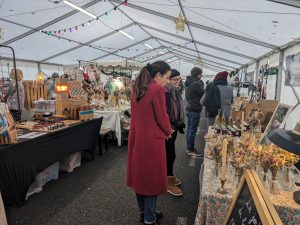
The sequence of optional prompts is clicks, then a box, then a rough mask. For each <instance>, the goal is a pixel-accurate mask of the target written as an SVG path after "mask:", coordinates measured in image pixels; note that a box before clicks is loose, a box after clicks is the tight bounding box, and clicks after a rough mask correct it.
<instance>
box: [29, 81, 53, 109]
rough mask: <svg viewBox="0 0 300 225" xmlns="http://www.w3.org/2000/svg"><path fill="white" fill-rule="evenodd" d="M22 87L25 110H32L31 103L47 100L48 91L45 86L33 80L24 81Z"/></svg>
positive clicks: (32, 105)
mask: <svg viewBox="0 0 300 225" xmlns="http://www.w3.org/2000/svg"><path fill="white" fill-rule="evenodd" d="M23 85H24V90H25V103H24V107H25V108H26V109H32V108H34V104H33V101H37V100H39V99H40V98H42V99H44V100H48V90H47V85H46V84H43V83H39V82H37V81H35V80H34V81H33V80H24V81H23Z"/></svg>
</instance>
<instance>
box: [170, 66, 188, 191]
mask: <svg viewBox="0 0 300 225" xmlns="http://www.w3.org/2000/svg"><path fill="white" fill-rule="evenodd" d="M180 81H181V77H180V72H179V71H177V70H175V69H172V70H171V76H170V83H169V84H168V85H167V86H166V105H167V113H168V115H169V119H170V124H171V126H172V129H173V130H174V132H173V134H172V135H171V137H170V138H169V139H167V140H166V156H167V176H168V186H167V191H168V193H170V194H172V195H174V196H182V195H183V193H182V190H181V189H180V188H178V187H177V186H178V185H180V184H181V181H180V180H179V179H178V178H177V177H176V176H174V173H173V166H174V161H175V158H176V152H175V141H176V137H177V132H178V131H179V133H181V134H184V128H185V118H184V104H183V99H182V96H181V93H180V91H179V88H180Z"/></svg>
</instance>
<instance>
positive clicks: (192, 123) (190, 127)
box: [186, 110, 201, 150]
mask: <svg viewBox="0 0 300 225" xmlns="http://www.w3.org/2000/svg"><path fill="white" fill-rule="evenodd" d="M186 115H187V130H186V143H187V149H188V150H193V149H195V146H194V144H195V136H196V132H197V129H198V126H199V121H200V116H201V113H200V112H191V111H188V110H186Z"/></svg>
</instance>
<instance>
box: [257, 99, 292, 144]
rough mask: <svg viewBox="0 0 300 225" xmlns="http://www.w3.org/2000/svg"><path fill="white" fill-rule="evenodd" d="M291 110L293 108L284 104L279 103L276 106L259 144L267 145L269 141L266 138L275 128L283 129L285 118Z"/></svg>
mask: <svg viewBox="0 0 300 225" xmlns="http://www.w3.org/2000/svg"><path fill="white" fill-rule="evenodd" d="M292 108H293V107H292V106H290V105H285V104H281V103H279V104H278V106H277V107H276V109H275V111H274V113H273V116H272V118H271V120H270V121H269V123H268V126H267V128H266V130H265V132H264V133H263V135H262V137H261V139H260V143H261V144H268V143H269V140H268V138H267V136H268V134H269V133H271V132H272V131H273V130H275V129H277V128H283V127H284V125H285V123H286V120H287V117H288V115H289V114H290V112H291V110H292Z"/></svg>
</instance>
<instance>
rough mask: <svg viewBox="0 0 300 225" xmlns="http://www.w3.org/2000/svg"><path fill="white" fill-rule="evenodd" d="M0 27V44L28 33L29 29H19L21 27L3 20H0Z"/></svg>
mask: <svg viewBox="0 0 300 225" xmlns="http://www.w3.org/2000/svg"><path fill="white" fill-rule="evenodd" d="M0 27H1V28H2V29H4V37H3V38H4V40H1V39H0V43H2V42H5V41H7V40H9V39H11V38H14V37H16V36H18V35H20V34H23V33H25V32H27V31H29V29H27V28H24V27H21V26H17V25H14V24H11V23H8V22H5V21H3V20H0Z"/></svg>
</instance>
